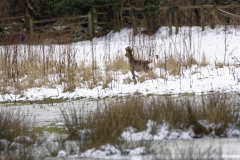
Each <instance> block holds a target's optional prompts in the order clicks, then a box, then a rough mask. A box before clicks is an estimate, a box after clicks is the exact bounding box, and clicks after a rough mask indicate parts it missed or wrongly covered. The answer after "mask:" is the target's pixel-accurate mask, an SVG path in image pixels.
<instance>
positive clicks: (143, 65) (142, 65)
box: [131, 60, 151, 72]
mask: <svg viewBox="0 0 240 160" xmlns="http://www.w3.org/2000/svg"><path fill="white" fill-rule="evenodd" d="M149 63H151V62H150V61H145V60H134V61H133V63H132V64H131V68H133V69H134V70H135V71H137V72H140V71H141V70H143V71H145V72H147V71H148V70H149V66H148V64H149Z"/></svg>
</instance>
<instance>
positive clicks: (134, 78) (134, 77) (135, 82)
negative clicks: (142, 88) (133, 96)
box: [131, 69, 137, 84]
mask: <svg viewBox="0 0 240 160" xmlns="http://www.w3.org/2000/svg"><path fill="white" fill-rule="evenodd" d="M131 72H132V75H133V82H134V84H137V80H136V76H135V73H134V70H133V69H132V70H131Z"/></svg>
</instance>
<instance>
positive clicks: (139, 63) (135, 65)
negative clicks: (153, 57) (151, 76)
mask: <svg viewBox="0 0 240 160" xmlns="http://www.w3.org/2000/svg"><path fill="white" fill-rule="evenodd" d="M125 49H126V54H125V56H126V57H128V60H129V62H130V68H131V72H132V75H133V81H134V84H136V83H137V80H136V78H135V73H134V71H137V72H139V71H141V70H143V71H144V72H148V71H149V70H152V69H153V68H154V64H153V63H152V62H151V61H146V60H135V59H134V57H133V54H132V51H133V49H132V48H131V47H129V46H128V47H127V48H125Z"/></svg>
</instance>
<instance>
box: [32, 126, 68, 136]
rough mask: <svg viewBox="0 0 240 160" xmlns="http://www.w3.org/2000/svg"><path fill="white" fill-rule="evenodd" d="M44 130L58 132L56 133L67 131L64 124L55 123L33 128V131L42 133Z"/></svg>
mask: <svg viewBox="0 0 240 160" xmlns="http://www.w3.org/2000/svg"><path fill="white" fill-rule="evenodd" d="M44 131H46V132H49V133H58V134H64V133H67V131H66V128H65V127H64V126H55V124H50V125H47V126H43V127H37V128H35V129H34V132H36V133H42V132H44Z"/></svg>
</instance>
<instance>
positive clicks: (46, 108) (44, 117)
mask: <svg viewBox="0 0 240 160" xmlns="http://www.w3.org/2000/svg"><path fill="white" fill-rule="evenodd" d="M208 96H209V95H178V96H176V95H173V96H158V97H160V98H163V99H166V98H172V99H175V100H176V101H177V102H179V105H181V102H182V101H188V100H189V101H190V102H193V103H195V104H196V106H197V104H198V102H201V100H202V98H203V99H207V98H208ZM212 96H218V97H217V98H222V97H223V96H227V99H228V100H229V103H233V105H235V106H240V101H239V99H240V94H239V93H236V92H230V93H224V94H216V95H215V94H213V95H212ZM154 97H156V96H152V97H142V99H144V100H145V101H144V102H145V103H146V105H147V103H148V102H149V99H151V98H154ZM125 98H126V97H125ZM125 98H124V99H125ZM114 99H116V98H108V99H100V100H96V99H89V100H87V99H81V100H76V101H70V102H64V103H52V104H28V105H15V104H7V105H3V104H1V105H0V108H8V109H11V110H17V109H20V110H22V111H24V113H25V114H27V115H32V116H33V117H34V118H35V122H36V125H37V126H43V125H48V124H51V123H55V122H57V121H58V122H59V120H60V119H61V118H60V117H61V110H60V109H63V110H68V109H69V108H70V107H75V108H77V109H80V110H81V112H83V114H85V113H92V112H94V110H95V109H97V108H100V109H101V107H103V106H104V105H105V103H108V102H111V103H112V102H114Z"/></svg>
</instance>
